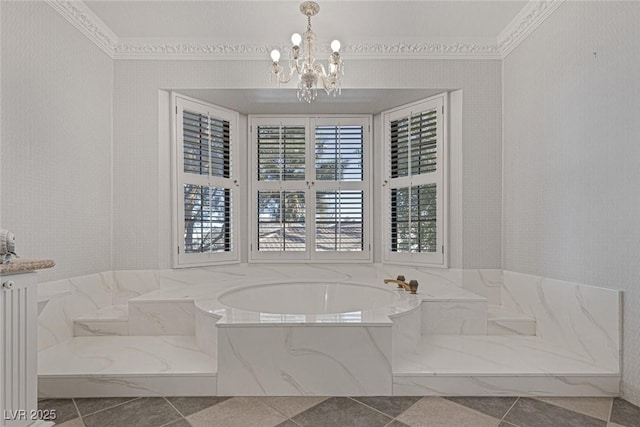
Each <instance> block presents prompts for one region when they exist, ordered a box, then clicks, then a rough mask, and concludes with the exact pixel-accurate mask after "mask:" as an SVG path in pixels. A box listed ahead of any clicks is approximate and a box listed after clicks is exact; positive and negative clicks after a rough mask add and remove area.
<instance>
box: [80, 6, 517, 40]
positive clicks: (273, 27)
mask: <svg viewBox="0 0 640 427" xmlns="http://www.w3.org/2000/svg"><path fill="white" fill-rule="evenodd" d="M300 3H301V2H300V1H297V0H294V1H291V0H288V1H266V0H263V1H238V0H235V1H216V0H210V1H191V0H179V1H163V0H153V1H92V0H85V4H86V5H87V6H88V7H89V8H90V9H91V10H92V11H93V12H94V13H95V14H96V15H97V16H98V17H99V18H100V19H101V20H102V21H103V22H104V23H105V24H106V25H107V26H108V27H109V28H110V29H111V30H112V31H113V32H114V33H115V35H116V36H117V37H119V38H125V39H129V38H156V39H157V38H162V39H208V40H216V41H221V42H228V43H260V44H281V43H288V42H289V38H290V36H291V34H292V33H293V32H300V33H302V32H303V31H304V30H305V27H306V17H305V16H303V15H302V14H301V13H300V11H299V5H300ZM318 3H319V4H320V13H319V14H318V15H316V16H314V17H313V18H312V26H313V29H314V31H315V32H316V33H317V34H318V38H319V39H320V40H324V39H325V38H326V39H327V43H328V42H329V41H331V40H332V39H334V38H337V39H340V40H341V41H342V42H343V44H344V43H346V44H349V43H358V42H379V43H399V42H441V41H461V42H462V41H464V42H489V43H490V42H493V43H495V41H496V38H497V36H498V35H499V34H500V32H501V31H502V30H503V29H504V28H505V27H506V26H507V25H508V24H509V23H510V22H511V20H512V19H513V18H514V17H515V16H516V15H517V14H518V12H520V11H521V10H522V8H523V7H524V6H525V5H526V4H527V2H526V1H515V0H512V1H478V0H467V1H455V0H449V1H424V0H423V1H402V0H395V1H344V0H343V1H336V0H318Z"/></svg>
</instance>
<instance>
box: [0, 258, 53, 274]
mask: <svg viewBox="0 0 640 427" xmlns="http://www.w3.org/2000/svg"><path fill="white" fill-rule="evenodd" d="M54 265H56V263H55V262H54V261H53V260H52V259H26V258H16V259H13V260H11V261H10V262H8V263H6V264H0V274H14V273H27V272H29V271H36V270H43V269H45V268H51V267H53V266H54Z"/></svg>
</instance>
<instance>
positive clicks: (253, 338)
mask: <svg viewBox="0 0 640 427" xmlns="http://www.w3.org/2000/svg"><path fill="white" fill-rule="evenodd" d="M218 369H219V372H218V394H219V395H221V396H230V395H233V396H262V395H273V396H291V395H300V396H314V395H315V396H344V395H355V396H380V395H390V394H391V392H392V389H391V325H389V326H377V327H368V326H352V327H350V326H344V325H343V326H338V327H335V326H334V327H322V328H318V327H300V326H281V327H277V326H274V327H270V328H260V327H251V326H247V327H241V328H240V327H234V328H228V327H227V328H219V329H218Z"/></svg>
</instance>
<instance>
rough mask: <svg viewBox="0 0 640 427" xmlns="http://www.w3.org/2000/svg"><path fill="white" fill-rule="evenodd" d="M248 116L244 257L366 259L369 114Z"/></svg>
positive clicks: (262, 258)
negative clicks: (247, 251) (248, 234)
mask: <svg viewBox="0 0 640 427" xmlns="http://www.w3.org/2000/svg"><path fill="white" fill-rule="evenodd" d="M250 122H251V124H250V129H251V133H252V149H251V150H252V152H253V159H252V160H254V161H253V164H254V165H255V166H254V167H253V168H252V170H253V177H252V194H253V196H251V198H252V200H253V209H252V212H253V215H255V220H254V227H253V228H252V230H253V237H252V242H253V243H252V249H251V258H252V259H260V260H264V259H274V260H285V261H289V260H292V259H300V260H314V259H326V260H342V259H347V260H353V259H363V260H368V259H369V258H370V250H369V232H368V230H369V200H368V198H369V185H370V184H369V180H368V171H367V167H368V159H367V155H368V153H367V152H366V150H365V145H366V144H365V141H366V140H367V138H368V136H369V123H370V118H368V117H367V118H364V117H341V118H328V117H323V118H310V117H264V116H255V117H251V118H250ZM284 253H286V255H283V254H284Z"/></svg>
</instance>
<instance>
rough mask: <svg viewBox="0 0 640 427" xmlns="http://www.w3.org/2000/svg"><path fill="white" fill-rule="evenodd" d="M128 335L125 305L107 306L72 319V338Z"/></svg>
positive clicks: (127, 318) (126, 308)
mask: <svg viewBox="0 0 640 427" xmlns="http://www.w3.org/2000/svg"><path fill="white" fill-rule="evenodd" d="M103 335H129V317H128V307H127V304H120V305H109V306H107V307H103V308H101V309H100V310H98V311H97V312H95V313H92V314H88V315H86V316H82V317H77V318H75V319H73V336H74V337H84V336H103Z"/></svg>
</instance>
